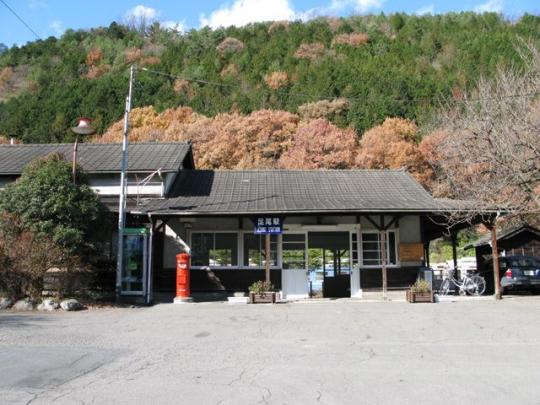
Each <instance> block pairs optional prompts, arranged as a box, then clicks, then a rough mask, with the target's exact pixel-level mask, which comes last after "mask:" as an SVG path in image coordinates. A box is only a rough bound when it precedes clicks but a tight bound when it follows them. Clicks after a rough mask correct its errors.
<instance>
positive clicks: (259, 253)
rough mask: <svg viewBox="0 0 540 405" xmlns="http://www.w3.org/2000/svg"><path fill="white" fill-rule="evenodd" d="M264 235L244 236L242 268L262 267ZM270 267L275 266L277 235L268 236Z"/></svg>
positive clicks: (263, 260)
mask: <svg viewBox="0 0 540 405" xmlns="http://www.w3.org/2000/svg"><path fill="white" fill-rule="evenodd" d="M265 239H266V235H255V234H252V233H245V234H244V266H248V267H264V266H266V258H265V250H266V249H265ZM270 266H277V235H270Z"/></svg>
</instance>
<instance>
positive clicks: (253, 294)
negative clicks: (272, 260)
mask: <svg viewBox="0 0 540 405" xmlns="http://www.w3.org/2000/svg"><path fill="white" fill-rule="evenodd" d="M249 299H250V301H251V303H252V304H269V303H271V304H273V303H275V302H276V293H275V291H274V286H273V285H272V283H270V282H269V281H256V282H255V283H253V284H251V285H250V286H249Z"/></svg>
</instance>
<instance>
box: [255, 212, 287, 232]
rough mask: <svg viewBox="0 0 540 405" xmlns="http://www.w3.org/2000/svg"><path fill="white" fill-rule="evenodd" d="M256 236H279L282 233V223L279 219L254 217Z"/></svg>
mask: <svg viewBox="0 0 540 405" xmlns="http://www.w3.org/2000/svg"><path fill="white" fill-rule="evenodd" d="M254 223H255V230H254V233H255V234H257V235H279V234H281V233H282V232H283V221H282V220H281V218H280V217H270V216H264V217H256V218H255V219H254Z"/></svg>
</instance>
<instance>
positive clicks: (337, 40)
mask: <svg viewBox="0 0 540 405" xmlns="http://www.w3.org/2000/svg"><path fill="white" fill-rule="evenodd" d="M368 42H369V35H368V34H365V33H363V32H353V33H350V34H340V35H336V36H335V37H334V39H333V40H332V46H334V45H349V46H352V47H359V46H362V45H364V44H367V43H368Z"/></svg>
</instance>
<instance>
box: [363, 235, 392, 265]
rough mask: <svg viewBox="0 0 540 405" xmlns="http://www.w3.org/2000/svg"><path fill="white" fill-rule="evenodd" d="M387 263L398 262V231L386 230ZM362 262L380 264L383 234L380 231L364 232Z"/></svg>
mask: <svg viewBox="0 0 540 405" xmlns="http://www.w3.org/2000/svg"><path fill="white" fill-rule="evenodd" d="M386 263H387V264H396V263H397V257H396V233H395V232H394V231H386ZM362 264H363V265H364V266H380V265H381V264H382V256H381V235H380V233H379V232H362Z"/></svg>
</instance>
